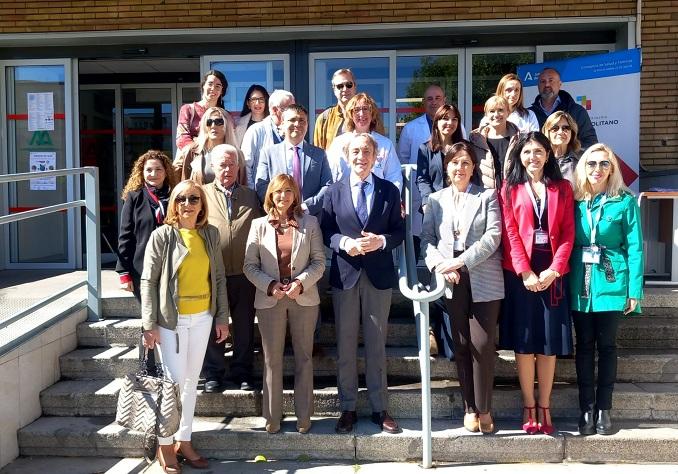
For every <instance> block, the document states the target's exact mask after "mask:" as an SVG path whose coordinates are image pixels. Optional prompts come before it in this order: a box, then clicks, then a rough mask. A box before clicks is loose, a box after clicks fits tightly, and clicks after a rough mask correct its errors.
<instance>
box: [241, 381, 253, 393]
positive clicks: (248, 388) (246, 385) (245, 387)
mask: <svg viewBox="0 0 678 474" xmlns="http://www.w3.org/2000/svg"><path fill="white" fill-rule="evenodd" d="M240 390H245V391H247V392H251V391H252V390H254V385H253V384H252V382H251V381H249V380H243V381H241V382H240Z"/></svg>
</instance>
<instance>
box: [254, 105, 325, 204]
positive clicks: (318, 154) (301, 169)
mask: <svg viewBox="0 0 678 474" xmlns="http://www.w3.org/2000/svg"><path fill="white" fill-rule="evenodd" d="M282 119H283V122H282V126H281V130H282V132H283V133H284V135H285V138H284V140H283V141H282V142H281V143H278V144H276V145H273V146H271V147H269V148H266V149H264V150H263V151H262V153H261V158H260V160H259V164H258V166H257V173H256V179H255V183H256V188H255V189H256V191H257V194H258V195H259V199H261V201H262V202H263V201H264V197H265V196H266V188H268V183H269V182H270V181H271V179H273V177H274V176H276V175H279V174H283V173H286V174H290V175H292V176H294V178H295V180H296V181H297V184H298V185H299V189H301V198H302V199H303V200H304V202H303V204H302V206H301V207H302V208H303V209H304V211H306V212H308V213H309V214H311V215H314V216H317V215H319V214H320V211H321V210H322V203H323V196H324V195H325V193H326V192H327V188H328V187H329V185H330V184H332V171H331V170H330V165H329V163H328V162H327V156H326V155H325V151H324V150H323V149H321V148H318V147H316V146H313V145H310V144H309V143H306V142H305V141H304V137H305V136H306V132H307V131H308V112H307V111H306V109H305V108H304V107H303V106H302V105H299V104H292V105H289V106H287V107H286V108H285V109H284V110H283V113H282Z"/></svg>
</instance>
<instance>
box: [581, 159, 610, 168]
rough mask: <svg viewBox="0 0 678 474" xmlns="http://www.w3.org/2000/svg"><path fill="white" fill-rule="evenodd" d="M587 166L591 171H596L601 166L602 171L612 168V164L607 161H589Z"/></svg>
mask: <svg viewBox="0 0 678 474" xmlns="http://www.w3.org/2000/svg"><path fill="white" fill-rule="evenodd" d="M586 166H587V167H588V169H590V170H594V169H596V168H597V167H598V166H600V169H601V170H609V169H610V167H611V166H612V163H610V162H609V161H607V160H602V161H587V162H586Z"/></svg>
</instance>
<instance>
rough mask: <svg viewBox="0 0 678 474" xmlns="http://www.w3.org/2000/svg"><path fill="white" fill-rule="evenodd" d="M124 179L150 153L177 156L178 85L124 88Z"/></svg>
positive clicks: (130, 86)
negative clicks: (159, 152) (144, 155)
mask: <svg viewBox="0 0 678 474" xmlns="http://www.w3.org/2000/svg"><path fill="white" fill-rule="evenodd" d="M121 94H122V127H123V128H122V142H123V162H122V169H123V176H124V177H125V178H124V180H125V181H126V180H127V177H128V176H129V173H130V170H131V168H132V164H133V163H134V161H136V159H137V158H138V157H139V156H141V155H143V154H144V153H146V152H147V151H148V150H151V149H153V150H160V151H163V152H165V154H167V156H169V157H170V158H171V157H173V156H174V154H173V151H174V147H175V144H174V136H175V132H176V126H177V117H178V107H177V106H176V103H177V98H176V87H175V85H174V84H158V85H148V84H143V85H124V86H122V91H121Z"/></svg>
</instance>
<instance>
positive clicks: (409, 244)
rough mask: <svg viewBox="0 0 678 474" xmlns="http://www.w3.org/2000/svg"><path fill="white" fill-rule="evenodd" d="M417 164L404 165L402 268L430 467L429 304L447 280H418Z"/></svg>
mask: <svg viewBox="0 0 678 474" xmlns="http://www.w3.org/2000/svg"><path fill="white" fill-rule="evenodd" d="M415 169H416V168H415V166H412V165H404V166H403V170H404V175H405V176H404V178H405V179H404V184H405V185H404V186H403V188H404V190H405V196H404V197H405V241H404V242H403V246H402V250H401V254H400V262H399V265H398V271H399V289H400V292H401V293H402V294H403V295H404V296H405V297H406V298H409V299H411V300H412V304H413V307H414V315H415V319H416V321H417V322H418V325H419V370H420V371H421V439H422V461H421V466H422V467H423V468H424V469H429V468H431V467H432V465H433V456H432V451H433V450H432V440H431V360H430V349H431V348H430V342H429V337H428V327H429V314H428V303H429V302H430V301H434V300H437V299H438V298H440V297H441V296H442V294H443V292H444V291H445V281H444V279H443V277H442V275H440V274H439V273H434V274H433V279H432V285H431V289H430V290H429V291H427V290H426V288H424V286H423V285H422V284H421V283H419V277H418V275H417V263H416V261H415V259H414V256H415V252H414V241H413V238H412V213H413V212H416V210H413V209H412V188H413V186H414V180H413V179H412V173H413V171H414V170H415Z"/></svg>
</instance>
